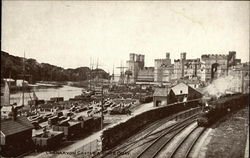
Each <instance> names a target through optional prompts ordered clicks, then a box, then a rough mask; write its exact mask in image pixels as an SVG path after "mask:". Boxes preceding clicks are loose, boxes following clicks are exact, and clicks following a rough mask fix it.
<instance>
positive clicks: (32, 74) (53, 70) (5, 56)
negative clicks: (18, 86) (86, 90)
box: [1, 51, 109, 83]
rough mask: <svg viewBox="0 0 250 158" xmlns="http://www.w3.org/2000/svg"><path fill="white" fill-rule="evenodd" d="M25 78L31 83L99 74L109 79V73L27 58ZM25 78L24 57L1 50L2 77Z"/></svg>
mask: <svg viewBox="0 0 250 158" xmlns="http://www.w3.org/2000/svg"><path fill="white" fill-rule="evenodd" d="M24 63H25V79H26V80H28V81H29V82H31V83H34V82H36V81H84V80H87V79H90V76H92V78H95V77H96V76H97V75H98V74H99V76H100V77H101V78H105V79H107V78H108V77H109V74H108V73H107V72H105V71H104V70H102V69H94V70H92V73H91V70H90V68H89V67H79V68H76V69H64V68H62V67H58V66H55V65H51V64H48V63H38V62H37V61H36V60H35V59H31V58H30V59H25V60H24ZM10 76H11V78H13V79H20V78H23V77H22V76H23V58H22V57H17V56H13V55H10V54H9V53H7V52H3V51H1V79H2V78H9V77H10Z"/></svg>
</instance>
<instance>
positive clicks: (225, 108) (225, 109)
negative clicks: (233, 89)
mask: <svg viewBox="0 0 250 158" xmlns="http://www.w3.org/2000/svg"><path fill="white" fill-rule="evenodd" d="M248 95H249V94H241V93H237V94H227V95H224V96H222V97H220V98H210V99H209V100H207V101H205V102H204V103H205V105H203V110H202V112H201V114H200V116H199V117H198V119H197V123H198V125H199V126H209V125H211V124H213V123H214V122H216V121H217V120H218V119H219V118H221V117H222V116H224V115H226V114H227V113H230V112H233V111H237V110H239V109H241V108H243V107H245V106H246V105H248V104H249V96H248Z"/></svg>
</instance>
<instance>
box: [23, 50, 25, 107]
mask: <svg viewBox="0 0 250 158" xmlns="http://www.w3.org/2000/svg"><path fill="white" fill-rule="evenodd" d="M24 72H25V51H24V57H23V83H22V95H23V96H22V106H24V77H25V76H24V75H25V74H24Z"/></svg>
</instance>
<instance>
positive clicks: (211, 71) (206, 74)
mask: <svg viewBox="0 0 250 158" xmlns="http://www.w3.org/2000/svg"><path fill="white" fill-rule="evenodd" d="M201 61H202V63H203V66H202V68H201V71H202V72H203V73H202V77H201V78H202V80H203V81H204V82H212V81H213V80H214V79H216V78H218V77H221V76H224V75H227V74H228V68H229V67H231V66H235V65H237V64H239V63H240V62H241V60H240V59H236V52H235V51H229V53H228V55H225V54H204V55H202V56H201Z"/></svg>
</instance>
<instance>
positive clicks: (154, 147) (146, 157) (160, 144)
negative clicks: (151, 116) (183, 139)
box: [136, 115, 196, 158]
mask: <svg viewBox="0 0 250 158" xmlns="http://www.w3.org/2000/svg"><path fill="white" fill-rule="evenodd" d="M195 117H196V115H193V116H191V117H188V118H187V119H185V120H183V121H181V122H178V123H176V124H175V125H173V126H172V127H171V128H169V129H167V130H166V131H165V132H164V133H162V134H161V135H160V136H158V137H157V139H155V140H154V141H153V142H152V143H151V144H149V145H148V146H147V147H146V148H144V150H142V151H141V152H140V153H139V154H138V155H137V156H136V157H137V158H154V157H157V156H158V154H159V153H160V151H161V150H162V149H163V148H164V147H165V146H166V145H167V144H169V143H170V142H171V141H172V140H173V139H174V138H175V137H176V136H177V135H178V134H179V133H181V132H182V131H183V130H184V129H186V128H187V127H189V126H190V125H191V124H193V123H194V122H195V121H196V120H195V119H194V118H195Z"/></svg>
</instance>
